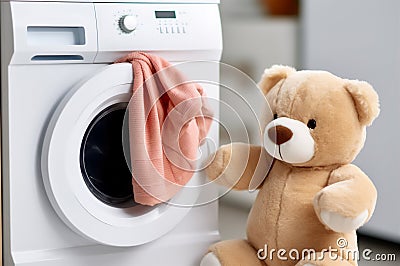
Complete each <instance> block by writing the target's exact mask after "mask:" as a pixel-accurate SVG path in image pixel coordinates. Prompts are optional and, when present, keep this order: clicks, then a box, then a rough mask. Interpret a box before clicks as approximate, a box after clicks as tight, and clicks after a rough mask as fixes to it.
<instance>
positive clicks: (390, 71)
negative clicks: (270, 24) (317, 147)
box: [301, 0, 400, 242]
mask: <svg viewBox="0 0 400 266" xmlns="http://www.w3.org/2000/svg"><path fill="white" fill-rule="evenodd" d="M302 4H303V21H302V28H303V32H302V35H301V36H302V42H301V44H302V46H303V49H302V58H303V60H302V61H303V67H304V68H312V69H325V70H328V71H331V72H333V73H335V74H337V75H339V76H343V77H347V78H352V79H362V80H366V81H368V82H370V83H371V84H372V85H373V86H374V88H375V89H376V90H377V92H378V94H379V96H380V102H381V114H380V116H379V118H378V119H377V120H376V121H375V122H374V124H373V125H372V127H370V128H368V130H367V142H366V145H365V147H364V149H363V150H362V152H361V154H360V155H359V156H358V159H357V160H356V162H355V164H357V165H358V166H360V167H361V169H362V170H364V171H365V172H366V173H367V174H368V175H369V176H370V177H371V178H372V179H373V181H374V183H375V185H376V187H377V188H378V203H377V208H376V211H375V214H374V216H373V218H372V220H371V221H370V223H368V224H367V225H366V226H365V227H364V230H363V231H365V232H368V233H371V234H374V235H376V236H378V237H383V238H388V239H392V240H396V241H398V242H400V208H399V203H398V202H399V201H400V193H399V190H400V142H399V132H400V118H399V117H400V104H399V101H400V1H398V0H385V1H381V0H324V1H321V0H303V1H302ZM349 204H351V203H349Z"/></svg>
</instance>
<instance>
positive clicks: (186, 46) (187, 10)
mask: <svg viewBox="0 0 400 266" xmlns="http://www.w3.org/2000/svg"><path fill="white" fill-rule="evenodd" d="M94 6H95V12H96V23H97V35H98V48H99V53H98V54H97V57H96V61H99V62H102V61H109V60H110V59H109V58H108V57H107V56H109V53H108V52H113V56H118V55H119V54H118V53H120V54H121V55H124V54H126V52H129V51H160V52H162V51H170V52H169V54H171V53H172V52H171V51H180V52H179V54H182V55H183V56H184V55H185V54H186V53H184V52H183V51H188V52H189V51H190V52H191V56H192V57H193V53H194V51H198V52H197V53H198V55H199V57H202V58H204V57H205V55H204V54H203V53H207V55H210V58H211V57H213V58H215V57H216V55H217V54H220V52H221V50H222V38H221V36H222V34H221V22H220V16H219V10H218V5H216V4H170V3H169V4H151V5H149V4H140V3H95V4H94ZM206 51H207V52H206ZM213 53H215V55H214V54H213Z"/></svg>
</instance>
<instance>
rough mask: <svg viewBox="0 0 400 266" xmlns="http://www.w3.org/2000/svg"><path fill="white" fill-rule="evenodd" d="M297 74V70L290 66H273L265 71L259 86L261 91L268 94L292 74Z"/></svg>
mask: <svg viewBox="0 0 400 266" xmlns="http://www.w3.org/2000/svg"><path fill="white" fill-rule="evenodd" d="M295 72H296V69H294V68H293V67H289V66H282V65H273V66H272V67H270V68H267V69H265V71H264V74H263V75H262V77H261V80H260V82H259V83H258V86H259V87H260V89H261V91H262V92H263V93H264V95H265V94H267V93H268V92H269V91H270V90H271V89H272V88H273V87H274V86H275V85H276V84H277V83H278V82H279V81H281V80H282V79H285V78H287V77H288V76H289V75H290V74H293V73H295Z"/></svg>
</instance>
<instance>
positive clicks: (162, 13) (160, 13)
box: [155, 11, 176, 18]
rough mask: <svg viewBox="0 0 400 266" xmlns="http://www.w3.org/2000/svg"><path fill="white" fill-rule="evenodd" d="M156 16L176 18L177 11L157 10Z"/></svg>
mask: <svg viewBox="0 0 400 266" xmlns="http://www.w3.org/2000/svg"><path fill="white" fill-rule="evenodd" d="M155 12H156V18H176V14H175V11H155Z"/></svg>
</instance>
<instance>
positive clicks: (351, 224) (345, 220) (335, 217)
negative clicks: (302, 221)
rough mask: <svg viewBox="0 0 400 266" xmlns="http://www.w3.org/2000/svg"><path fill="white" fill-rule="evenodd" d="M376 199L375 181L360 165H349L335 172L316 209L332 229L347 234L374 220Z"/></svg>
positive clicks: (317, 199) (320, 193) (323, 190)
mask: <svg viewBox="0 0 400 266" xmlns="http://www.w3.org/2000/svg"><path fill="white" fill-rule="evenodd" d="M376 199H377V192H376V188H375V186H374V184H373V183H372V181H371V180H370V179H369V178H368V176H367V175H366V174H365V173H364V172H362V171H361V170H360V169H359V168H358V167H357V166H355V165H352V164H349V165H344V166H341V167H339V168H337V169H336V170H334V171H332V172H331V174H330V177H329V180H328V185H327V186H326V187H325V188H323V189H322V190H321V191H320V192H319V193H318V194H317V195H316V196H315V198H314V209H315V211H316V213H317V216H318V218H319V219H320V221H321V222H322V223H323V224H325V225H326V226H327V227H328V228H330V229H332V230H333V231H336V232H341V233H347V232H350V231H353V230H356V229H358V228H359V227H360V226H362V225H363V224H365V223H366V222H367V221H368V220H369V219H370V218H371V216H372V213H373V211H374V209H375V204H376Z"/></svg>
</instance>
